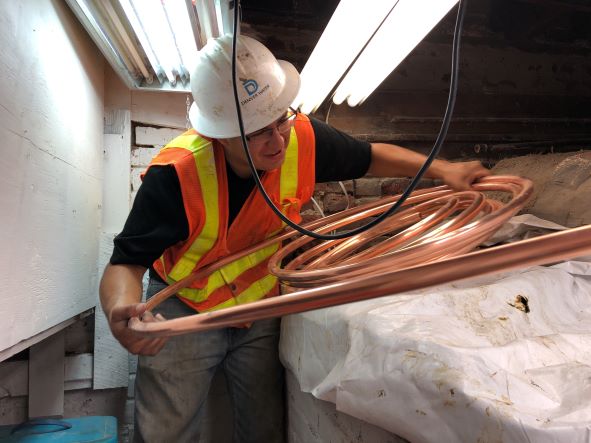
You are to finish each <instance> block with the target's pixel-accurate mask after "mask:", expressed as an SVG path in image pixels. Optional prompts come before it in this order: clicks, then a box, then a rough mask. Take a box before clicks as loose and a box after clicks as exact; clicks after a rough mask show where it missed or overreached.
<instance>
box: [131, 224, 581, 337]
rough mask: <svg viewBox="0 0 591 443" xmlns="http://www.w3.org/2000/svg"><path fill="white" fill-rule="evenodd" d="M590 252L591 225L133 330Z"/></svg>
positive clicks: (356, 296) (395, 289)
mask: <svg viewBox="0 0 591 443" xmlns="http://www.w3.org/2000/svg"><path fill="white" fill-rule="evenodd" d="M589 253H591V226H584V227H581V228H574V229H569V230H566V231H562V232H558V233H555V234H549V235H545V236H543V237H537V238H533V239H530V240H524V241H520V242H517V243H512V244H508V245H503V246H497V247H494V248H490V249H486V250H482V251H478V252H473V253H470V254H465V255H462V256H460V257H454V258H450V259H447V260H443V261H439V262H435V263H429V264H425V265H419V266H414V267H411V268H406V269H400V270H390V271H386V272H384V273H382V274H380V275H377V276H375V275H372V276H361V277H356V278H352V279H345V280H343V281H340V282H338V283H335V284H333V285H329V286H322V287H319V288H314V289H308V290H304V291H300V292H297V293H294V294H289V295H283V296H280V297H273V298H268V299H264V300H261V301H258V302H254V303H248V304H244V305H240V306H235V307H231V308H226V309H221V310H219V311H213V312H208V313H204V314H196V315H190V316H187V317H182V318H177V319H173V320H167V321H162V322H150V323H137V325H136V326H134V328H133V329H134V330H135V331H136V332H138V333H140V334H141V335H144V336H172V335H180V334H185V333H188V332H197V331H205V330H209V329H217V328H224V327H228V326H232V325H235V324H238V323H246V322H252V321H256V320H261V319H264V318H272V317H279V316H283V315H287V314H294V313H298V312H305V311H310V310H313V309H319V308H325V307H329V306H336V305H341V304H345V303H350V302H355V301H361V300H367V299H371V298H376V297H382V296H384V295H393V294H397V293H401V292H407V291H413V290H416V289H423V288H428V287H431V286H437V285H442V284H445V283H450V282H452V281H456V280H462V279H469V278H472V277H475V276H480V275H486V274H491V273H496V272H500V271H507V270H510V269H517V268H523V267H527V266H532V265H540V264H546V263H553V262H557V261H560V260H564V259H568V258H572V257H577V256H582V255H585V254H589Z"/></svg>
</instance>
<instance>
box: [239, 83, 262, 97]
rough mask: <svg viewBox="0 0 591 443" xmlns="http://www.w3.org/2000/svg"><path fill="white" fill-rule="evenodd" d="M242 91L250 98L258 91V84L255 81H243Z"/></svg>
mask: <svg viewBox="0 0 591 443" xmlns="http://www.w3.org/2000/svg"><path fill="white" fill-rule="evenodd" d="M242 86H244V90H245V91H246V92H247V93H248V96H249V97H250V96H252V95H253V94H255V93H256V92H257V91H258V90H259V84H258V83H257V82H256V81H255V80H252V79H251V80H245V81H243V82H242Z"/></svg>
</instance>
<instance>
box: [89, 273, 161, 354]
mask: <svg viewBox="0 0 591 443" xmlns="http://www.w3.org/2000/svg"><path fill="white" fill-rule="evenodd" d="M145 272H146V268H145V267H143V266H139V265H111V264H109V265H107V267H106V268H105V272H104V273H103V278H102V279H101V285H100V289H99V294H100V298H101V305H102V307H103V311H104V312H105V315H106V317H107V320H108V321H109V327H110V328H111V332H112V333H113V335H114V336H115V338H116V339H117V340H119V343H121V345H122V346H123V347H124V348H126V349H127V350H128V351H129V352H131V353H132V354H142V355H156V354H157V353H158V352H160V350H161V349H162V347H163V346H164V344H165V343H166V339H163V338H156V339H152V338H141V337H140V336H138V335H137V334H135V333H134V332H133V331H132V330H131V329H130V328H129V326H128V324H129V321H130V320H131V319H135V320H133V321H139V320H140V319H141V321H146V322H150V321H160V320H164V318H163V317H162V316H161V315H160V314H157V315H156V316H153V315H152V313H151V312H149V311H146V304H145V303H140V302H141V298H142V277H143V275H144V273H145Z"/></svg>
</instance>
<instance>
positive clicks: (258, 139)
mask: <svg viewBox="0 0 591 443" xmlns="http://www.w3.org/2000/svg"><path fill="white" fill-rule="evenodd" d="M297 115H298V111H296V110H295V109H293V108H289V109H288V110H287V112H286V114H285V116H283V117H282V118H280V119H279V120H277V121H276V122H275V126H274V127H273V128H264V129H261V130H259V131H255V132H253V133H251V134H248V135H247V136H246V140H248V141H249V142H250V144H252V145H263V144H265V143H267V142H269V141H271V139H272V138H273V131H275V130H277V131H279V133H284V132H287V131H288V130H290V129H291V128H292V127H293V125H294V123H295V119H296V117H297Z"/></svg>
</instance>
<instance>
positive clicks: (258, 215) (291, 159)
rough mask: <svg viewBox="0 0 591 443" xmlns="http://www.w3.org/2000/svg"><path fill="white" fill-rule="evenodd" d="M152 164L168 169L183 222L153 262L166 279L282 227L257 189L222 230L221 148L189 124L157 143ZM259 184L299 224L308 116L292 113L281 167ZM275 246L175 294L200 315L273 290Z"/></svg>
mask: <svg viewBox="0 0 591 443" xmlns="http://www.w3.org/2000/svg"><path fill="white" fill-rule="evenodd" d="M153 165H172V166H174V168H175V170H176V173H177V175H178V178H179V182H180V186H181V193H182V196H183V203H184V207H185V213H186V215H187V219H188V223H189V237H188V239H187V240H185V241H183V242H180V243H178V244H176V245H173V246H171V247H169V248H168V249H166V250H165V251H164V253H163V254H162V256H161V257H160V258H159V259H157V260H156V261H155V262H154V264H153V266H154V269H155V270H156V272H157V273H158V274H159V275H160V277H161V278H162V279H163V280H164V281H166V282H168V284H173V283H175V282H177V281H179V280H181V279H183V278H185V277H187V276H189V275H190V274H191V273H193V272H195V271H197V270H198V269H200V268H203V267H204V266H207V265H208V264H210V263H213V262H215V261H217V260H219V259H220V258H222V257H225V256H228V255H230V254H233V253H235V252H238V251H241V250H243V249H245V248H246V247H248V246H251V245H254V244H256V243H259V242H261V241H263V240H264V239H266V238H269V237H271V236H273V235H275V234H277V233H278V232H279V231H280V230H281V229H282V228H283V227H284V226H285V223H283V222H282V221H281V220H280V219H279V217H277V215H275V214H274V213H273V212H272V210H271V208H269V207H268V206H267V204H266V202H265V201H264V199H263V197H262V196H261V194H260V192H259V191H258V189H257V188H255V189H254V190H253V192H252V193H251V194H250V196H249V197H248V199H247V200H246V202H245V204H244V206H243V207H242V208H241V210H240V212H239V213H238V215H237V216H236V219H235V220H234V221H233V223H232V225H231V226H230V228H229V229H228V180H227V176H226V161H225V158H224V150H223V147H222V146H221V144H220V143H219V142H217V141H215V140H214V141H211V140H208V139H205V138H203V137H202V136H200V135H199V134H197V132H196V131H195V130H193V129H191V130H189V131H187V132H185V133H184V134H182V135H180V136H179V137H177V138H175V139H174V140H172V141H171V142H170V143H169V144H168V145H166V146H165V147H164V148H162V150H161V151H160V152H159V153H158V154H157V155H156V156H155V157H154V158H153V159H152V161H151V162H150V165H149V166H148V169H149V168H150V167H151V166H153ZM146 171H147V169H146ZM146 171H144V174H145V173H146ZM142 176H143V174H142ZM261 182H262V184H263V186H264V188H265V190H266V191H267V193H268V194H269V196H270V198H271V200H272V201H273V203H274V204H275V205H276V206H277V207H278V208H281V211H282V212H283V213H284V214H285V215H287V216H288V217H289V218H290V219H291V220H293V221H294V222H296V223H299V222H300V221H301V216H300V209H301V207H302V205H303V204H304V203H306V202H307V201H309V200H310V198H311V197H312V194H313V192H314V185H315V138H314V131H313V129H312V125H311V124H310V120H309V119H308V117H307V116H305V115H303V114H298V116H297V118H296V122H295V125H294V127H293V128H292V130H291V135H290V141H289V145H288V147H287V151H286V154H285V160H284V162H283V164H282V166H281V167H280V168H278V169H274V170H272V171H266V172H265V173H264V174H263V175H262V177H261ZM279 246H280V245H279V243H275V244H273V245H271V246H267V247H266V248H264V249H262V250H259V251H256V252H254V253H252V254H249V255H247V256H245V257H243V258H241V259H238V260H236V261H234V262H232V263H229V264H228V265H226V266H224V267H222V268H221V269H219V270H217V271H215V272H214V273H213V274H211V275H210V276H209V277H206V278H202V279H199V280H197V281H196V282H194V283H193V284H192V285H191V286H189V287H188V288H184V289H181V290H180V291H179V292H178V294H177V295H178V296H179V298H180V299H181V300H182V301H183V302H185V303H186V304H188V305H189V306H191V307H192V308H194V309H195V310H197V311H199V312H204V311H212V310H215V309H221V308H225V307H229V306H235V305H239V304H243V303H248V302H252V301H255V300H259V299H262V298H265V297H270V296H274V295H278V293H279V289H278V285H277V278H276V277H275V276H273V275H270V274H269V272H268V269H267V264H268V261H269V258H270V257H271V255H273V254H274V253H275V252H276V251H277V250H278V249H279Z"/></svg>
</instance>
